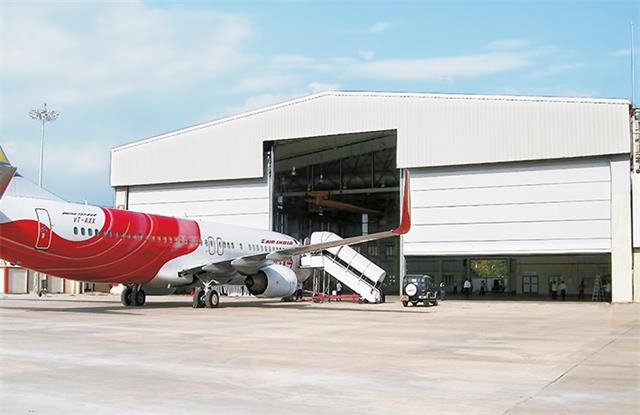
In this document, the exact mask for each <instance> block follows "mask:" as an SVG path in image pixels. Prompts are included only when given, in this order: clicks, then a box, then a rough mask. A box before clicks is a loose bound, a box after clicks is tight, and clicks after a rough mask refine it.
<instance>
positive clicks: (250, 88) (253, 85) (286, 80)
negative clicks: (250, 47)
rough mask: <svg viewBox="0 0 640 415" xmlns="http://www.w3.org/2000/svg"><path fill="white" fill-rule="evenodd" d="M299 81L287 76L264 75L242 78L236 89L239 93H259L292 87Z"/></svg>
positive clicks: (294, 77) (293, 76) (292, 76)
mask: <svg viewBox="0 0 640 415" xmlns="http://www.w3.org/2000/svg"><path fill="white" fill-rule="evenodd" d="M298 81H299V77H298V76H295V75H289V74H284V73H283V74H281V75H275V74H264V75H255V76H250V77H246V78H243V79H242V80H240V82H239V83H238V85H237V87H236V89H237V90H238V91H240V92H261V91H269V90H274V89H283V88H285V87H289V86H292V85H294V84H295V83H297V82H298Z"/></svg>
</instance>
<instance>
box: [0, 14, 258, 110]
mask: <svg viewBox="0 0 640 415" xmlns="http://www.w3.org/2000/svg"><path fill="white" fill-rule="evenodd" d="M74 6H77V5H75V4H74ZM62 7H63V11H64V6H62ZM69 7H70V8H69V9H68V10H67V11H68V12H69V13H68V14H69V16H72V15H73V16H75V18H76V19H77V20H78V21H77V22H75V24H69V22H68V21H57V20H56V18H55V14H54V15H53V17H51V16H49V17H47V16H46V15H45V14H42V13H37V14H35V15H32V14H31V11H32V8H26V9H24V10H23V9H19V8H17V9H10V13H8V14H7V15H6V16H5V17H4V18H3V24H2V25H1V26H2V29H0V30H1V37H2V44H1V47H0V58H1V59H2V62H3V64H2V67H1V68H0V75H1V77H2V78H3V80H4V82H11V81H14V82H16V83H20V84H24V85H29V86H28V87H26V88H23V90H21V91H20V94H21V95H22V96H24V95H32V96H34V97H42V96H46V97H47V99H48V100H50V101H52V102H53V101H55V102H56V103H57V104H62V103H69V102H71V103H79V102H87V101H92V100H96V99H101V98H109V97H113V96H118V95H121V94H126V93H131V92H141V91H148V90H158V89H167V88H172V87H175V86H178V85H182V84H185V83H189V82H193V81H197V80H203V79H211V78H216V77H219V76H221V75H224V74H227V73H229V72H231V71H233V70H236V69H237V68H239V67H241V66H243V65H244V64H246V63H247V62H249V61H250V60H251V59H252V57H251V56H250V55H248V54H246V53H244V52H243V45H244V41H245V40H246V39H247V38H248V37H249V36H250V35H251V30H250V27H249V23H248V22H247V21H246V20H245V19H244V18H243V17H242V16H239V15H235V14H228V13H216V12H211V11H203V10H188V9H186V8H171V9H163V8H154V7H152V6H149V5H145V4H143V3H141V2H124V3H122V2H113V3H108V4H100V5H99V7H100V8H101V10H100V11H99V12H96V10H94V9H95V8H93V9H92V8H91V7H89V9H91V10H90V11H89V10H87V9H86V8H83V7H82V6H79V7H76V8H71V6H69ZM7 95H8V93H5V94H3V100H4V101H10V100H11V99H12V98H14V97H13V96H7Z"/></svg>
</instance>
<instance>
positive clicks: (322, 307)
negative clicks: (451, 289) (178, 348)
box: [0, 297, 437, 315]
mask: <svg viewBox="0 0 640 415" xmlns="http://www.w3.org/2000/svg"><path fill="white" fill-rule="evenodd" d="M11 301H20V302H36V304H34V305H33V306H10V307H3V308H5V309H7V310H22V311H33V312H61V313H89V314H100V313H105V314H123V315H140V313H137V312H136V311H137V310H140V311H143V310H156V309H160V310H161V309H177V308H180V309H185V308H191V307H192V306H191V304H192V303H191V301H190V300H187V299H185V300H184V301H167V302H162V301H153V302H148V303H147V304H145V305H144V306H143V307H140V308H136V307H125V306H123V305H121V304H120V303H119V302H116V301H113V300H111V301H109V300H91V301H89V302H87V303H85V305H78V302H80V301H82V300H77V299H74V300H71V299H62V298H61V299H55V298H51V297H49V298H47V299H42V300H40V299H34V298H24V299H11ZM48 303H51V304H57V303H70V304H74V305H75V306H70V307H64V306H62V307H51V306H48ZM345 303H346V304H347V305H352V303H349V302H342V303H340V304H341V305H342V304H345ZM0 304H1V303H0ZM337 305H338V304H334V305H331V304H328V303H313V302H311V301H304V302H287V303H285V302H278V301H274V300H264V301H260V300H251V301H241V300H235V301H234V300H229V301H225V299H224V297H223V298H222V299H221V301H220V306H219V308H218V309H217V310H221V309H234V308H238V309H240V308H242V309H249V308H257V309H292V310H314V311H331V312H336V311H337V312H340V311H345V312H346V311H357V312H366V313H391V314H395V313H407V312H409V313H411V312H412V311H411V309H413V308H414V307H410V308H408V309H404V308H401V307H400V304H398V309H395V310H389V309H388V308H384V309H383V308H378V307H379V305H376V304H360V305H358V304H355V303H354V304H353V307H348V308H344V307H337ZM415 308H420V309H421V310H420V312H423V313H424V312H427V310H429V311H434V310H435V309H437V307H429V308H428V309H426V308H423V307H415ZM203 310H207V311H209V312H212V313H215V312H216V310H208V309H203ZM416 312H419V311H413V313H416Z"/></svg>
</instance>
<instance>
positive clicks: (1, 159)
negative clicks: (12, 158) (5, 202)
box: [0, 147, 16, 197]
mask: <svg viewBox="0 0 640 415" xmlns="http://www.w3.org/2000/svg"><path fill="white" fill-rule="evenodd" d="M14 174H16V168H15V167H13V166H12V165H11V163H9V159H7V156H6V155H5V154H4V151H3V150H2V147H0V197H2V195H3V194H4V192H5V191H6V190H7V187H9V183H10V182H11V179H13V176H14Z"/></svg>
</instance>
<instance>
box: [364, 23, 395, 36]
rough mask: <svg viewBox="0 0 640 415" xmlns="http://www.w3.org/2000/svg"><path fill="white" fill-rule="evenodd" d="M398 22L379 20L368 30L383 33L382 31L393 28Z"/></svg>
mask: <svg viewBox="0 0 640 415" xmlns="http://www.w3.org/2000/svg"><path fill="white" fill-rule="evenodd" d="M395 25H396V23H395V22H377V23H374V24H373V25H372V26H371V27H370V28H369V30H368V32H369V33H382V32H386V31H387V30H389V29H391V28H392V27H393V26H395Z"/></svg>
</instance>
